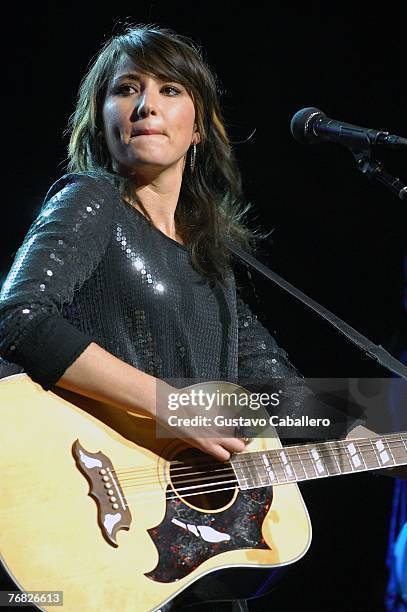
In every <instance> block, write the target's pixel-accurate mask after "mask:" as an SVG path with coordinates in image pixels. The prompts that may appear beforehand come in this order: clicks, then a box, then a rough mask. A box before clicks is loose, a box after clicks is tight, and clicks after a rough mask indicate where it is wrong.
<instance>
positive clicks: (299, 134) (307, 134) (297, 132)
mask: <svg viewBox="0 0 407 612" xmlns="http://www.w3.org/2000/svg"><path fill="white" fill-rule="evenodd" d="M316 117H326V115H325V113H323V112H322V111H321V110H319V108H314V107H313V106H310V107H308V108H302V109H301V110H299V111H297V112H296V113H295V115H294V117H293V118H292V119H291V124H290V127H291V134H292V135H293V136H294V138H295V140H298V142H301V143H303V144H307V143H309V142H310V141H312V140H313V134H312V128H311V126H310V120H311V119H314V118H316ZM314 138H315V136H314Z"/></svg>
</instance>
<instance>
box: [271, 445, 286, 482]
mask: <svg viewBox="0 0 407 612" xmlns="http://www.w3.org/2000/svg"><path fill="white" fill-rule="evenodd" d="M268 456H269V458H271V462H272V465H273V468H274V473H275V475H276V476H277V482H278V484H282V483H286V482H288V479H287V474H286V473H285V471H284V467H283V464H282V463H281V458H280V455H279V449H276V450H272V451H269V452H268Z"/></svg>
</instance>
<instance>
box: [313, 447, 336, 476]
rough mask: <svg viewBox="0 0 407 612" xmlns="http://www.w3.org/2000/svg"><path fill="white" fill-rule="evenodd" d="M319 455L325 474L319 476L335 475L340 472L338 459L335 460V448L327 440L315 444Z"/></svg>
mask: <svg viewBox="0 0 407 612" xmlns="http://www.w3.org/2000/svg"><path fill="white" fill-rule="evenodd" d="M316 446H317V449H318V451H319V453H320V456H321V461H322V462H323V464H324V466H325V474H323V473H321V476H336V475H337V474H340V473H341V470H340V467H339V464H338V461H337V460H336V456H335V450H334V449H333V448H332V447H331V446H330V444H329V442H320V443H319V444H317V445H316Z"/></svg>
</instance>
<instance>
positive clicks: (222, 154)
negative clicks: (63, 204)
mask: <svg viewBox="0 0 407 612" xmlns="http://www.w3.org/2000/svg"><path fill="white" fill-rule="evenodd" d="M125 56H128V57H129V58H130V59H131V60H132V61H133V62H134V63H135V64H136V65H137V67H138V68H139V69H140V70H141V71H142V72H146V73H149V74H152V75H154V76H156V77H158V78H160V79H163V80H171V81H176V82H178V83H180V84H181V85H183V86H184V87H185V88H186V90H187V91H188V93H189V94H190V96H191V98H192V100H193V102H194V106H195V114H196V117H195V122H196V124H197V129H198V131H199V133H200V136H201V142H200V144H199V145H198V146H197V155H196V163H195V168H194V171H193V172H192V171H191V169H190V166H189V164H186V165H185V170H184V174H183V179H182V185H181V192H180V197H179V201H178V204H177V208H176V212H175V224H176V229H177V231H178V233H179V234H180V235H181V236H182V238H183V240H184V242H185V245H186V246H187V248H188V250H189V252H190V254H191V260H192V263H193V265H194V267H195V268H196V269H197V270H198V271H199V272H201V274H203V275H204V276H205V277H206V278H208V279H211V280H215V279H218V280H222V281H224V280H225V277H226V275H227V273H228V271H229V263H230V256H229V251H228V249H227V247H226V244H225V240H224V238H225V237H228V238H230V239H232V240H234V241H235V242H237V243H239V244H240V245H241V246H243V247H245V248H246V249H248V250H253V248H254V245H255V241H254V237H255V232H254V231H253V230H251V229H249V227H248V226H247V225H246V224H245V222H244V220H243V219H244V216H245V214H246V212H247V211H248V210H249V209H250V205H249V204H245V203H244V199H243V194H242V187H241V177H240V172H239V169H238V167H237V164H236V161H235V157H234V154H233V151H232V148H231V146H230V143H229V139H228V136H227V134H226V130H225V127H224V122H223V119H222V115H221V110H220V105H219V99H218V92H217V86H216V78H215V76H214V74H213V73H212V71H211V70H210V69H209V67H208V66H207V64H206V63H205V61H204V59H203V57H202V53H201V51H200V49H199V48H198V47H197V46H196V45H195V44H194V43H193V42H192V41H191V40H189V39H188V38H186V37H184V36H180V35H179V34H176V33H175V32H172V31H171V30H168V29H164V28H161V27H158V26H150V25H137V26H126V28H125V31H124V32H123V33H122V34H118V35H115V36H114V37H112V38H111V39H110V40H109V41H107V42H106V43H105V44H104V45H103V47H102V49H101V51H100V52H99V53H98V54H97V56H96V58H95V59H94V60H93V63H92V64H91V67H90V68H89V70H88V72H87V74H86V75H85V77H84V78H83V80H82V82H81V85H80V89H79V93H78V99H77V104H76V108H75V111H74V113H73V114H72V116H71V117H70V119H69V124H68V128H67V133H69V134H70V141H69V147H68V160H69V163H68V168H67V169H68V171H69V172H78V171H88V172H89V171H90V172H96V173H100V174H101V175H104V176H106V177H107V178H109V179H110V180H112V182H114V184H115V185H116V186H117V187H118V189H119V191H120V193H121V194H122V196H123V197H126V200H130V201H132V202H137V204H138V205H139V206H140V208H141V209H142V210H143V212H144V214H145V215H146V217H147V219H149V221H150V223H151V219H150V218H149V215H148V213H147V211H146V210H145V208H144V206H143V203H142V202H141V201H140V199H139V198H138V197H137V195H136V193H135V190H136V187H137V186H136V185H135V184H134V182H133V181H131V180H130V179H129V178H127V177H125V176H121V175H119V174H118V173H116V172H115V170H114V169H113V167H112V160H111V157H110V153H109V150H108V148H107V145H106V143H105V139H104V138H103V137H102V138H101V137H100V134H101V133H103V119H102V107H103V103H104V99H105V96H106V92H107V88H108V86H109V84H110V82H111V80H112V78H113V77H114V74H115V72H116V69H117V67H118V65H119V62H120V61H121V59H122V58H123V57H125Z"/></svg>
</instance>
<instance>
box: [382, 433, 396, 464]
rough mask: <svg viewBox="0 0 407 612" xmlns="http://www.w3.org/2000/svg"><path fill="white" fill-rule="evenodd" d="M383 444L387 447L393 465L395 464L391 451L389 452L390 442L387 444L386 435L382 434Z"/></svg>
mask: <svg viewBox="0 0 407 612" xmlns="http://www.w3.org/2000/svg"><path fill="white" fill-rule="evenodd" d="M383 444H384V446H385V447H386V448H387V450H388V452H389V455H390V459H391V461H392V462H393V465H395V463H396V462H395V460H394V456H393V453H392V452H391V448H390V444H389V441H388V439H387V436H383Z"/></svg>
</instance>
